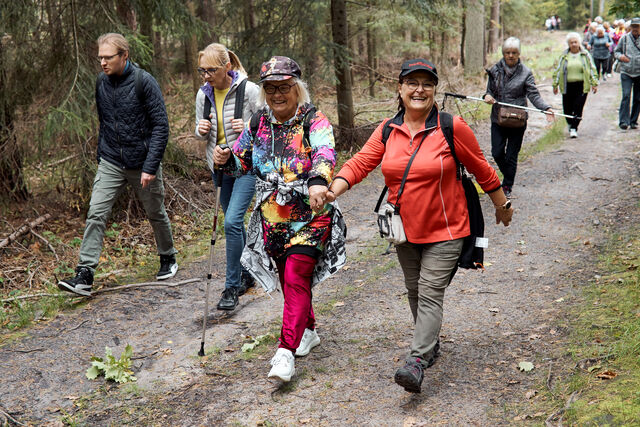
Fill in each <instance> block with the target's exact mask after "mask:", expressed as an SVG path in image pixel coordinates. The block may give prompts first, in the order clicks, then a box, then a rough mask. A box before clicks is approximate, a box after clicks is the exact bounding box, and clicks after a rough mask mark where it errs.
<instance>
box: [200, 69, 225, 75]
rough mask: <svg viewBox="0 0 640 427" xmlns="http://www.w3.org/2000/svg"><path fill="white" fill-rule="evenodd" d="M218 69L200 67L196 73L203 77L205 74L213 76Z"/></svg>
mask: <svg viewBox="0 0 640 427" xmlns="http://www.w3.org/2000/svg"><path fill="white" fill-rule="evenodd" d="M219 69H220V68H200V67H198V68H197V70H198V73H200V75H201V76H204V75H206V74H208V75H210V76H213V75H214V74H215V73H216V71H218V70H219Z"/></svg>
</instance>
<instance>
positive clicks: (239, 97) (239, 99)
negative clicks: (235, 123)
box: [233, 79, 247, 119]
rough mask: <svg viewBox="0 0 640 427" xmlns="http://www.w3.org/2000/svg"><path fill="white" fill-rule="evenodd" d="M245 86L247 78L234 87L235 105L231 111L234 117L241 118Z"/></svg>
mask: <svg viewBox="0 0 640 427" xmlns="http://www.w3.org/2000/svg"><path fill="white" fill-rule="evenodd" d="M245 86H247V79H244V80H243V81H241V82H240V84H239V85H238V87H237V88H236V105H235V110H234V111H233V118H234V119H241V118H242V110H243V109H244V88H245Z"/></svg>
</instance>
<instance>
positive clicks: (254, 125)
mask: <svg viewBox="0 0 640 427" xmlns="http://www.w3.org/2000/svg"><path fill="white" fill-rule="evenodd" d="M266 112H267V108H266V107H265V108H261V109H260V110H258V111H256V112H255V113H253V116H251V121H250V122H249V129H251V135H252V136H253V137H255V136H256V132H258V126H260V117H262V115H263V114H266ZM315 114H316V107H315V106H313V105H311V108H309V111H307V112H306V113H305V115H304V118H303V119H302V130H303V134H302V144H303V146H304V148H305V149H307V150H308V149H309V148H311V141H309V132H310V131H311V119H313V116H315Z"/></svg>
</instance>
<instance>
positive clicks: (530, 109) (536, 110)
mask: <svg viewBox="0 0 640 427" xmlns="http://www.w3.org/2000/svg"><path fill="white" fill-rule="evenodd" d="M447 96H450V97H452V98H460V99H470V100H472V101H480V102H486V101H485V100H484V99H482V98H477V97H475V96H467V95H460V94H458V93H451V92H445V93H444V97H445V99H446V98H447ZM443 103H444V101H443ZM496 104H498V105H503V106H505V107H514V108H520V109H521V110H529V111H535V112H536V113H542V114H553V115H555V116H560V117H567V118H569V119H577V120H582V117H578V116H570V115H568V114H562V113H552V112H550V111H545V110H538V109H537V108H532V107H524V106H522V105H515V104H509V103H507V102H499V101H496Z"/></svg>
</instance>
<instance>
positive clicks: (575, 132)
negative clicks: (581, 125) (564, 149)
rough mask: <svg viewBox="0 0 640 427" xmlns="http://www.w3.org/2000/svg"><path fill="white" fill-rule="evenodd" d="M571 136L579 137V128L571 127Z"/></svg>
mask: <svg viewBox="0 0 640 427" xmlns="http://www.w3.org/2000/svg"><path fill="white" fill-rule="evenodd" d="M569 137H571V138H577V137H578V130H577V129H569Z"/></svg>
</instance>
